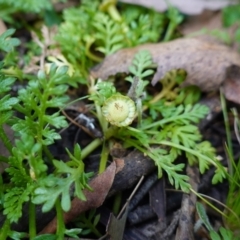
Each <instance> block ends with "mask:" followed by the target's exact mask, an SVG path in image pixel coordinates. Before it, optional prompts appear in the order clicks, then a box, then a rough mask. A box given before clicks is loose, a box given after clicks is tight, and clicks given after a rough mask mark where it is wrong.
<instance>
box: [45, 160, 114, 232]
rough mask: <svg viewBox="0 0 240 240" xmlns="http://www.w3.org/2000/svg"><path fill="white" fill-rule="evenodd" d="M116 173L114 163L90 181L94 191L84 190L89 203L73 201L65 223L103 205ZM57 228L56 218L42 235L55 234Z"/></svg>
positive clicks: (65, 214)
mask: <svg viewBox="0 0 240 240" xmlns="http://www.w3.org/2000/svg"><path fill="white" fill-rule="evenodd" d="M115 173H116V163H115V162H112V163H111V165H110V166H109V167H108V168H107V169H106V171H105V172H103V173H102V174H100V175H98V176H97V177H95V178H94V179H93V180H91V181H90V183H89V185H90V186H91V188H92V189H93V191H87V190H84V191H83V192H84V195H85V197H86V199H87V201H81V200H80V199H79V198H74V199H73V200H72V205H71V209H70V211H69V212H67V213H64V222H65V223H68V222H70V221H72V220H74V219H75V218H76V217H77V216H79V214H81V213H83V212H85V211H87V210H89V209H93V208H97V207H99V206H101V205H102V203H103V201H104V200H105V198H106V196H107V194H108V192H109V189H110V188H111V186H112V183H113V180H114V177H115ZM56 227H57V218H56V217H55V218H54V219H53V220H52V221H51V222H50V223H49V224H48V225H47V226H46V227H45V228H44V229H43V230H42V231H41V233H42V234H43V233H54V232H55V231H56Z"/></svg>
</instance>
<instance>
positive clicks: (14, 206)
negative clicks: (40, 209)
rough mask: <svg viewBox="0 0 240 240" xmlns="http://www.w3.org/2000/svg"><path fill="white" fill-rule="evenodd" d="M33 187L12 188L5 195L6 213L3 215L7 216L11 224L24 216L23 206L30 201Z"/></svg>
mask: <svg viewBox="0 0 240 240" xmlns="http://www.w3.org/2000/svg"><path fill="white" fill-rule="evenodd" d="M32 189H33V186H32V185H29V184H28V185H27V186H26V187H25V188H22V187H14V188H11V189H10V190H9V191H8V192H7V193H6V194H5V195H4V204H3V205H4V211H3V214H5V215H6V216H7V219H9V220H10V222H15V223H16V222H17V221H18V219H19V218H20V217H21V216H22V205H23V203H25V202H27V201H29V199H30V198H29V197H30V195H31V192H32Z"/></svg>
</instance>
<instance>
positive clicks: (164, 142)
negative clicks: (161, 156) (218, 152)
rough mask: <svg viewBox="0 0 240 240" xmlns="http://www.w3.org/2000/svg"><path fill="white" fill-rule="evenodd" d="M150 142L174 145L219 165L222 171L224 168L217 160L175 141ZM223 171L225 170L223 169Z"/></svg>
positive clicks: (214, 164) (216, 165)
mask: <svg viewBox="0 0 240 240" xmlns="http://www.w3.org/2000/svg"><path fill="white" fill-rule="evenodd" d="M151 143H152V144H160V145H161V144H162V145H166V146H170V147H175V148H177V149H181V150H183V151H184V152H189V153H191V154H192V155H194V156H196V157H198V158H201V159H204V160H205V161H207V162H209V163H211V164H212V165H213V166H215V167H221V168H222V170H223V171H224V168H223V167H222V166H221V165H220V164H217V161H214V160H212V159H211V158H209V157H207V156H206V155H203V154H201V153H199V152H197V151H195V150H193V149H190V148H187V147H184V146H182V145H180V144H176V143H172V142H169V141H164V140H163V141H160V142H154V141H153V142H151ZM224 172H225V171H224Z"/></svg>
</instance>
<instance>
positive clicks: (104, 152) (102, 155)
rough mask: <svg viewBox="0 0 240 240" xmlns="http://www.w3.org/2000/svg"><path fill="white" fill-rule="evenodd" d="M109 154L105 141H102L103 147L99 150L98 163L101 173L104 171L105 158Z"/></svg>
mask: <svg viewBox="0 0 240 240" xmlns="http://www.w3.org/2000/svg"><path fill="white" fill-rule="evenodd" d="M108 156H109V148H108V147H106V141H104V142H103V148H102V152H101V160H100V165H99V173H102V172H104V171H105V169H106V166H107V160H108Z"/></svg>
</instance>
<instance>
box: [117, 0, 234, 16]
mask: <svg viewBox="0 0 240 240" xmlns="http://www.w3.org/2000/svg"><path fill="white" fill-rule="evenodd" d="M120 2H126V3H131V4H136V5H141V6H144V7H148V8H153V9H155V10H156V11H159V12H163V11H166V10H167V9H168V3H169V4H170V5H171V6H174V7H176V8H178V10H179V11H180V12H183V13H186V14H190V15H196V14H199V13H201V12H202V11H203V10H204V9H209V10H218V9H221V8H223V7H225V6H227V5H230V4H234V3H236V1H234V0H211V1H209V0H169V1H165V0H120Z"/></svg>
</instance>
